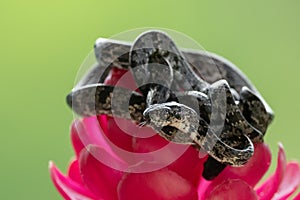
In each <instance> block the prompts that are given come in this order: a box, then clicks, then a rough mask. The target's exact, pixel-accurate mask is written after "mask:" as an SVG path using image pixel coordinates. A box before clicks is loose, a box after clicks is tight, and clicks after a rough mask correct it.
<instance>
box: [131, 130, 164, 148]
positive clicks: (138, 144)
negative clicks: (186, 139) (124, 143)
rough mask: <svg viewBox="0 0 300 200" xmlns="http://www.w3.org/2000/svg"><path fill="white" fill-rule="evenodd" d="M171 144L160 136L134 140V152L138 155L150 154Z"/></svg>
mask: <svg viewBox="0 0 300 200" xmlns="http://www.w3.org/2000/svg"><path fill="white" fill-rule="evenodd" d="M168 143H169V141H167V140H166V139H164V138H162V137H161V136H159V135H158V134H155V135H153V136H152V137H149V138H139V137H137V138H134V141H133V150H134V152H137V153H149V152H152V151H157V150H159V149H161V148H163V147H164V146H166V145H167V144H168Z"/></svg>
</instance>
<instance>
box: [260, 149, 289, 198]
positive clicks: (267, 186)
mask: <svg viewBox="0 0 300 200" xmlns="http://www.w3.org/2000/svg"><path fill="white" fill-rule="evenodd" d="M285 167H286V157H285V153H284V150H283V146H282V145H281V144H279V152H278V157H277V168H276V171H275V173H274V174H273V175H272V176H270V177H269V178H268V179H267V180H266V181H265V182H264V183H263V184H262V185H261V186H260V187H258V188H257V189H256V193H257V195H258V196H259V198H260V199H261V200H269V199H271V198H272V197H273V196H274V194H275V192H276V191H277V190H278V188H279V185H280V182H281V180H282V178H283V176H284V171H285Z"/></svg>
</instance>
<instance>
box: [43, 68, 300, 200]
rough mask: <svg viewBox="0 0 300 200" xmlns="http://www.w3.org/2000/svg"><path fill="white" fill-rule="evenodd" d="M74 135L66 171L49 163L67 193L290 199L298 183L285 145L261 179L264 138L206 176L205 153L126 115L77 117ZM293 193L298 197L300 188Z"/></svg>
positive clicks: (110, 198)
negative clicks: (246, 156) (242, 158)
mask: <svg viewBox="0 0 300 200" xmlns="http://www.w3.org/2000/svg"><path fill="white" fill-rule="evenodd" d="M123 73H124V72H123V71H120V70H113V73H112V76H111V77H110V79H109V81H107V82H106V83H110V84H114V83H115V82H116V81H117V80H118V77H119V76H120V75H122V74H123ZM126 84H128V85H132V84H131V83H130V82H126ZM128 85H127V86H128ZM133 89H134V88H133ZM120 124H121V125H122V126H120ZM120 127H122V128H123V130H121V129H120ZM124 129H126V130H124ZM128 133H132V134H133V133H134V134H135V136H136V137H135V136H132V135H128ZM141 137H147V138H141ZM71 140H72V143H73V147H74V150H75V153H76V158H75V159H74V160H73V161H72V162H71V164H70V166H69V169H68V174H67V175H63V174H62V173H61V172H60V171H59V170H58V169H57V168H56V166H55V165H54V164H53V163H52V162H50V166H49V168H50V174H51V178H52V181H53V183H54V185H55V186H56V188H57V190H58V191H59V192H60V194H61V195H62V196H63V197H64V198H65V199H102V200H135V199H138V200H141V199H143V200H148V199H149V200H150V199H151V200H153V199H160V200H176V199H180V200H185V199H186V200H194V199H199V200H200V199H210V200H212V199H248V200H251V199H261V200H268V199H287V198H288V197H290V196H291V195H292V194H293V193H294V192H295V191H296V189H297V188H298V186H299V185H300V166H299V164H298V163H297V162H289V163H287V162H286V158H285V153H284V150H283V147H282V146H281V145H279V152H278V158H277V168H276V171H275V172H274V174H273V175H271V176H270V177H269V178H268V179H267V180H266V181H264V182H263V183H262V184H258V182H259V181H260V180H261V178H262V177H263V175H264V174H265V172H266V171H267V170H268V168H269V166H270V162H271V153H270V149H269V147H268V146H267V145H266V144H256V145H255V153H254V155H253V157H252V158H251V159H250V160H249V162H248V163H247V164H246V165H244V166H243V167H230V166H228V167H227V168H226V169H225V170H224V171H223V172H221V174H220V175H219V176H218V177H216V178H215V179H214V180H212V181H206V180H205V179H203V178H202V176H201V174H202V171H203V163H204V162H205V160H206V159H207V156H204V155H202V154H201V153H199V152H198V151H197V150H195V149H193V148H192V147H189V146H187V145H181V144H174V143H170V142H168V141H166V140H165V139H163V138H161V137H160V136H158V135H157V134H156V133H155V132H153V131H152V129H150V128H145V127H143V128H139V127H136V125H135V124H133V123H131V122H130V121H127V120H122V119H116V118H111V117H107V116H104V115H102V116H98V117H89V118H83V119H81V120H80V119H77V120H75V121H74V122H73V124H72V128H71ZM294 199H300V194H298V196H296V197H295V198H294Z"/></svg>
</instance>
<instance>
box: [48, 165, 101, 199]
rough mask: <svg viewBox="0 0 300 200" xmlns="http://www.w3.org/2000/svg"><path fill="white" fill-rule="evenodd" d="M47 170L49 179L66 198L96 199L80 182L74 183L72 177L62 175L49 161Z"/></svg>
mask: <svg viewBox="0 0 300 200" xmlns="http://www.w3.org/2000/svg"><path fill="white" fill-rule="evenodd" d="M49 170H50V176H51V179H52V181H53V183H54V185H55V187H56V188H57V190H58V191H59V192H60V194H61V195H62V196H63V197H64V199H66V200H91V199H97V198H96V197H95V195H93V194H92V193H91V192H90V191H89V190H87V189H86V188H84V187H82V186H81V185H80V184H78V183H76V182H75V181H73V180H72V179H70V178H68V177H66V176H64V175H63V174H62V173H61V172H60V171H59V170H58V169H57V168H56V166H55V165H54V164H53V163H52V162H50V163H49Z"/></svg>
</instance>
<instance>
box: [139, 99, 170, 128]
mask: <svg viewBox="0 0 300 200" xmlns="http://www.w3.org/2000/svg"><path fill="white" fill-rule="evenodd" d="M143 115H144V119H145V121H146V122H147V124H148V125H150V126H153V127H157V128H158V127H164V126H168V125H169V124H170V123H171V122H172V121H171V120H172V119H171V116H172V115H173V114H172V109H171V108H170V107H168V106H167V105H165V103H162V104H153V105H151V106H149V107H148V108H147V109H146V110H145V111H144V113H143Z"/></svg>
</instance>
